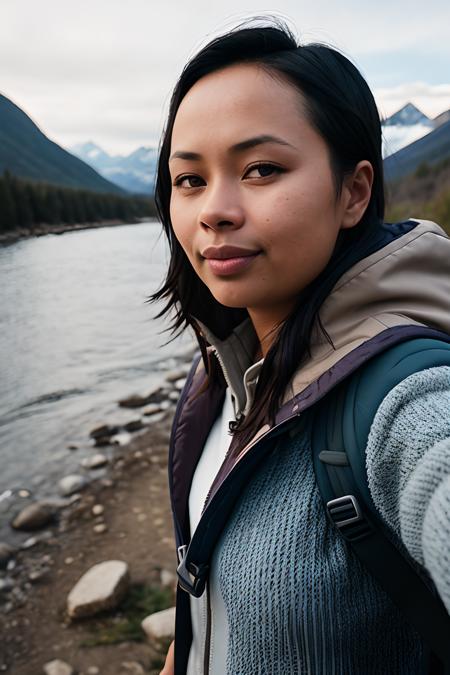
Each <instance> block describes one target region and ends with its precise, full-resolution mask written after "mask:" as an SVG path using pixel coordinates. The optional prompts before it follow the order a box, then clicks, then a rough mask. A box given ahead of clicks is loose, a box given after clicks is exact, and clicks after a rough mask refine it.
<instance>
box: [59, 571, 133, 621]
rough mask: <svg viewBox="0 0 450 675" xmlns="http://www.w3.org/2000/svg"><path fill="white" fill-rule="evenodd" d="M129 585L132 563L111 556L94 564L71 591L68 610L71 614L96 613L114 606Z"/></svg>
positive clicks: (75, 616)
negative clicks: (130, 564) (111, 558)
mask: <svg viewBox="0 0 450 675" xmlns="http://www.w3.org/2000/svg"><path fill="white" fill-rule="evenodd" d="M128 586H129V572H128V565H127V563H125V562H124V561H122V560H108V561H105V562H101V563H98V564H97V565H94V566H93V567H91V568H90V569H89V570H88V571H87V572H86V573H85V574H84V575H83V576H82V577H81V579H79V581H78V582H77V583H76V584H75V586H74V587H73V589H72V590H71V591H70V593H69V596H68V598H67V611H68V614H69V616H70V617H71V618H73V619H78V618H80V617H85V616H93V615H94V614H97V613H98V612H101V611H104V610H107V609H113V608H114V607H117V605H118V604H119V603H120V602H121V600H122V599H123V597H124V596H125V594H126V592H127V590H128Z"/></svg>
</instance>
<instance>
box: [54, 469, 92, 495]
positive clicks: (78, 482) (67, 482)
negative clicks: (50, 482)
mask: <svg viewBox="0 0 450 675" xmlns="http://www.w3.org/2000/svg"><path fill="white" fill-rule="evenodd" d="M85 485H86V479H85V477H84V476H80V475H79V474H70V475H69V476H65V477H64V478H61V480H60V481H59V483H58V490H59V494H61V495H62V496H63V497H68V496H69V495H72V494H73V493H74V492H78V491H79V490H81V489H82V488H83V487H84V486H85Z"/></svg>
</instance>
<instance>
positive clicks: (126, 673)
mask: <svg viewBox="0 0 450 675" xmlns="http://www.w3.org/2000/svg"><path fill="white" fill-rule="evenodd" d="M120 675H145V670H144V668H143V667H142V665H141V664H140V663H138V662H137V661H123V662H122V664H121V666H120Z"/></svg>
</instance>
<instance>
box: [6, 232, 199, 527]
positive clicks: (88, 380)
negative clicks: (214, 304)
mask: <svg viewBox="0 0 450 675" xmlns="http://www.w3.org/2000/svg"><path fill="white" fill-rule="evenodd" d="M166 264H167V247H166V244H165V240H164V238H163V236H162V235H161V228H160V225H159V224H158V223H157V222H156V221H152V222H146V223H140V224H137V225H123V226H115V227H107V228H99V229H90V230H80V231H75V232H66V233H64V234H62V235H46V236H43V237H38V238H30V239H25V240H21V241H18V242H16V243H14V244H11V245H8V246H4V247H2V248H0V284H1V295H0V326H1V330H0V373H1V390H0V448H1V470H0V505H1V502H2V501H3V502H8V501H9V497H10V496H11V493H13V495H14V494H17V493H18V492H19V491H20V490H28V491H30V492H31V493H32V496H33V497H42V496H48V495H55V494H56V492H57V490H56V482H57V480H58V479H59V478H60V477H62V476H63V475H65V474H67V473H71V472H76V473H79V467H80V462H81V460H82V459H83V458H84V457H86V456H88V455H90V454H91V455H92V441H91V439H90V438H89V432H90V430H91V429H92V428H93V427H95V426H97V425H100V424H103V423H114V422H117V423H119V424H123V423H124V422H125V421H129V420H130V419H133V418H136V414H134V413H133V411H132V410H127V409H124V408H119V407H118V405H117V402H118V400H119V399H121V398H123V397H126V396H128V395H130V394H133V393H139V394H145V393H147V392H148V391H149V390H151V389H152V388H153V387H155V386H157V385H158V384H160V383H161V382H162V381H163V377H164V372H165V371H166V370H167V369H170V368H173V367H174V366H175V365H176V363H177V356H178V357H180V355H181V354H182V353H183V351H186V349H187V347H188V346H189V345H191V344H192V338H191V336H186V337H185V338H183V339H177V340H176V341H175V342H172V343H171V344H164V342H165V341H166V340H167V338H168V335H167V334H165V335H164V334H161V331H162V330H163V329H164V328H165V327H167V322H163V321H162V320H157V319H155V318H154V315H155V313H156V309H157V308H156V307H155V306H152V305H149V304H148V303H146V298H147V297H148V296H149V294H150V293H152V292H153V291H155V290H156V289H157V288H158V286H159V285H160V283H161V280H162V279H163V277H164V273H165V269H166ZM138 416H139V415H138ZM69 446H75V447H76V448H77V450H75V451H74V450H70V449H69ZM3 507H4V508H3V509H0V518H2V510H3V522H2V523H0V525H3V527H4V525H5V522H4V521H5V516H6V513H5V512H8V511H9V510H10V509H6V508H5V504H4V505H3ZM9 515H10V514H9ZM9 515H8V517H9ZM1 529H2V527H1V526H0V530H1Z"/></svg>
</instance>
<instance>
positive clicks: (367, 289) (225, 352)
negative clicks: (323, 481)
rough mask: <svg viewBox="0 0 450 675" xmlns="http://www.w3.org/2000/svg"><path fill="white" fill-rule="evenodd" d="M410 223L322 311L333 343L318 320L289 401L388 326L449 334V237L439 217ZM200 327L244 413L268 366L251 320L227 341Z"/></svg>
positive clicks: (346, 276) (345, 277) (350, 273)
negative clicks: (435, 220)
mask: <svg viewBox="0 0 450 675" xmlns="http://www.w3.org/2000/svg"><path fill="white" fill-rule="evenodd" d="M408 222H409V223H410V224H411V228H410V229H409V230H408V231H406V232H405V233H403V234H400V236H396V237H395V238H391V240H390V241H389V242H388V243H387V244H386V245H384V246H382V247H381V248H379V249H378V250H376V251H375V252H373V253H371V254H370V255H368V256H367V257H365V258H363V259H361V260H359V261H358V262H357V263H356V264H354V265H353V266H352V267H350V268H349V269H348V270H347V271H345V272H344V273H343V274H342V276H341V277H340V278H339V280H338V281H337V283H336V284H335V285H334V287H333V289H332V290H331V292H330V294H329V295H328V297H327V298H326V300H325V302H324V303H323V304H322V306H321V308H320V311H319V316H320V321H321V323H322V326H323V327H324V329H325V331H326V333H327V334H328V336H329V338H330V339H331V343H332V344H330V342H329V341H328V340H327V338H326V336H325V335H324V333H323V332H322V331H321V330H320V329H319V324H318V322H317V321H316V323H315V325H314V326H313V330H312V335H311V356H310V357H309V358H308V359H307V360H306V361H305V362H304V363H303V364H302V365H301V366H300V367H299V369H298V371H297V372H296V373H295V375H294V377H293V379H292V381H291V386H290V387H289V389H288V391H287V392H286V396H285V402H287V401H289V400H290V399H291V398H293V397H295V396H297V395H298V394H300V393H301V392H302V391H304V390H305V389H306V388H307V387H309V386H310V385H311V384H312V383H313V382H315V381H316V380H318V379H319V378H320V377H321V376H323V375H324V374H325V373H327V372H329V371H330V369H332V368H333V367H334V366H335V365H336V364H337V363H338V362H339V361H341V360H342V359H344V358H345V357H347V356H348V355H349V354H350V353H351V352H353V351H354V350H356V349H358V348H359V347H361V345H363V344H364V343H365V342H367V341H368V340H372V339H373V338H376V337H377V336H379V335H380V334H381V333H384V332H385V331H390V330H392V329H401V328H402V327H406V326H416V327H420V326H422V327H427V328H431V329H435V330H437V331H441V332H444V333H450V239H449V237H448V236H447V235H446V233H445V232H444V230H443V229H442V228H441V227H439V225H436V223H433V222H431V221H426V220H422V221H408ZM199 324H200V322H199ZM200 328H201V329H202V333H203V335H204V337H205V338H206V340H207V341H208V343H209V344H210V345H211V347H212V349H214V351H215V352H216V354H217V356H218V359H219V362H220V364H221V366H222V369H223V371H224V375H225V379H226V380H227V382H228V385H229V386H230V388H231V390H232V392H233V395H234V397H235V399H236V406H235V407H236V408H237V410H238V411H240V412H244V413H246V412H247V411H248V409H249V407H250V405H251V396H252V391H253V389H254V383H255V381H256V378H257V374H258V372H259V368H260V367H261V365H262V360H261V361H260V362H258V364H255V367H253V368H250V367H251V366H252V364H253V363H254V355H255V352H256V348H257V345H258V340H257V337H256V334H255V331H254V330H253V326H252V324H251V321H250V319H247V320H246V321H244V322H243V323H242V324H240V325H239V326H238V327H237V328H236V329H235V330H234V331H233V332H232V333H231V335H230V336H229V337H227V338H226V339H225V340H219V339H218V338H217V337H216V336H214V335H213V334H212V332H211V331H210V330H209V328H208V326H206V325H205V324H200ZM248 368H250V371H248ZM247 371H248V372H247Z"/></svg>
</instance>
